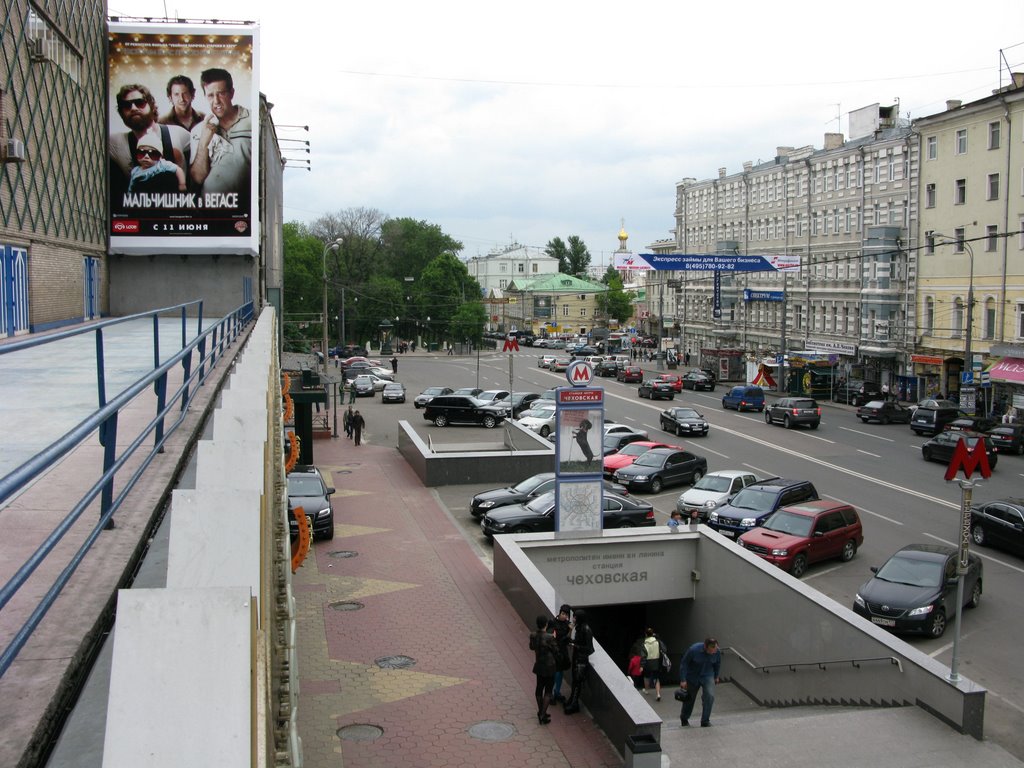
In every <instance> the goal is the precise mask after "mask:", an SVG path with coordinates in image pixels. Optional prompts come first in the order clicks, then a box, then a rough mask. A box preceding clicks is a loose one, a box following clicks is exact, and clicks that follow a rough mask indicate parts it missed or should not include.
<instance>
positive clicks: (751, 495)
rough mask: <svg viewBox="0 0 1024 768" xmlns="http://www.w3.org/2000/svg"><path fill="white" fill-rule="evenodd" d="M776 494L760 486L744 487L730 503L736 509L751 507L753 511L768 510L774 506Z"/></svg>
mask: <svg viewBox="0 0 1024 768" xmlns="http://www.w3.org/2000/svg"><path fill="white" fill-rule="evenodd" d="M777 498H778V494H777V493H776V492H775V491H765V490H761V489H760V488H744V489H743V490H742V491H740V492H739V493H737V494H736V496H735V497H734V498H733V500H732V501H731V502H730V505H731V506H733V507H735V508H736V509H752V510H754V511H755V512H768V511H769V510H770V509H771V508H772V507H773V506H775V500H776V499H777Z"/></svg>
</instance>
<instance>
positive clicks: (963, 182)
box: [953, 179, 967, 205]
mask: <svg viewBox="0 0 1024 768" xmlns="http://www.w3.org/2000/svg"><path fill="white" fill-rule="evenodd" d="M966 202H967V179H957V180H956V182H954V187H953V204H954V205H963V204H964V203H966Z"/></svg>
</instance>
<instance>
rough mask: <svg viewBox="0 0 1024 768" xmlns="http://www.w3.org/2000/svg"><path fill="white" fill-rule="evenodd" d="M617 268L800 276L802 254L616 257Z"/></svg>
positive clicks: (623, 255) (697, 254)
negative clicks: (782, 273) (772, 273)
mask: <svg viewBox="0 0 1024 768" xmlns="http://www.w3.org/2000/svg"><path fill="white" fill-rule="evenodd" d="M614 266H615V268H616V269H619V270H633V271H640V272H650V271H652V270H671V271H678V272H799V271H800V255H799V254H772V255H768V256H755V255H743V254H738V253H725V254H723V253H661V254H659V253H640V254H633V253H616V254H615V265H614Z"/></svg>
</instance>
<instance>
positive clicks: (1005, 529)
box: [971, 499, 1024, 555]
mask: <svg viewBox="0 0 1024 768" xmlns="http://www.w3.org/2000/svg"><path fill="white" fill-rule="evenodd" d="M971 538H972V539H974V543H975V544H978V545H979V546H992V547H1002V548H1004V549H1008V550H1010V551H1012V552H1016V553H1017V554H1020V555H1024V499H999V500H998V501H990V502H988V503H986V504H979V505H978V506H976V507H971Z"/></svg>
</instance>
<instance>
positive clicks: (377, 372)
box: [370, 365, 395, 381]
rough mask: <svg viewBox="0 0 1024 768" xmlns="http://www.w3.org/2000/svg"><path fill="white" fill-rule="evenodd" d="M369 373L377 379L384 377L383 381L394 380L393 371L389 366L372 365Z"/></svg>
mask: <svg viewBox="0 0 1024 768" xmlns="http://www.w3.org/2000/svg"><path fill="white" fill-rule="evenodd" d="M370 373H372V374H373V375H374V376H376V377H377V378H378V379H384V381H394V380H395V373H394V371H392V370H391V369H390V368H384V367H382V366H379V365H375V366H372V367H371V368H370Z"/></svg>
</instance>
